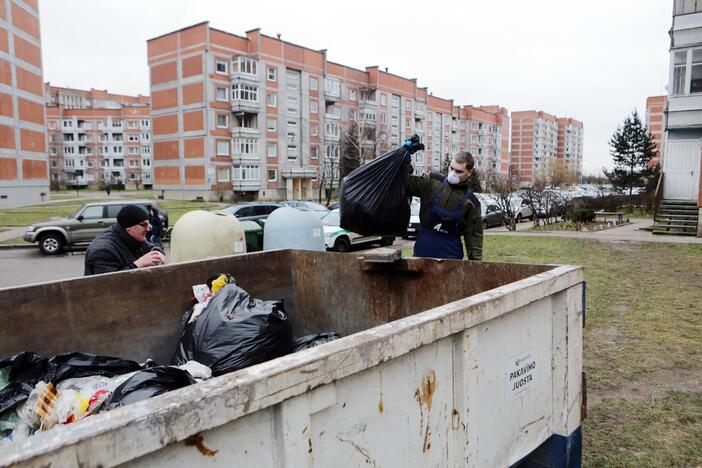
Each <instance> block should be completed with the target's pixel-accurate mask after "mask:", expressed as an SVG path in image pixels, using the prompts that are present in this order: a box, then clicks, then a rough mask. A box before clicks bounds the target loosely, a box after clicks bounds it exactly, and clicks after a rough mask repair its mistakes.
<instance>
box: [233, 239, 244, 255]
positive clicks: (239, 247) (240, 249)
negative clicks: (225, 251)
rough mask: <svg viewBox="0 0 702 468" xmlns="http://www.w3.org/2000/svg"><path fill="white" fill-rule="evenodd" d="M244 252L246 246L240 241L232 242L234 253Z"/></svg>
mask: <svg viewBox="0 0 702 468" xmlns="http://www.w3.org/2000/svg"><path fill="white" fill-rule="evenodd" d="M244 252H246V244H244V243H243V242H241V241H237V242H234V253H244Z"/></svg>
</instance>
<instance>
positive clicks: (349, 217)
mask: <svg viewBox="0 0 702 468" xmlns="http://www.w3.org/2000/svg"><path fill="white" fill-rule="evenodd" d="M423 148H424V146H423V145H422V144H421V143H420V142H419V138H418V137H416V136H415V137H413V138H412V139H411V140H408V141H407V142H405V145H403V146H402V147H401V148H398V149H396V150H393V151H390V152H389V153H386V154H384V155H383V156H380V157H378V158H376V159H374V160H372V161H371V162H369V163H367V164H364V165H363V166H361V167H359V168H357V169H355V170H353V171H352V172H351V173H350V174H349V175H347V176H346V177H345V178H344V180H343V181H342V184H341V206H340V210H341V227H342V228H344V229H347V230H349V231H351V232H355V233H358V234H362V235H376V236H386V235H387V236H404V235H406V233H407V225H408V224H409V218H410V205H409V198H408V196H407V190H406V188H405V176H406V172H407V171H408V169H409V168H408V166H407V162H408V161H409V160H410V157H411V155H412V153H413V152H415V151H417V150H419V149H423Z"/></svg>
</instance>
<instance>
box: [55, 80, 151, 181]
mask: <svg viewBox="0 0 702 468" xmlns="http://www.w3.org/2000/svg"><path fill="white" fill-rule="evenodd" d="M45 97H46V119H47V127H48V135H49V161H50V172H51V186H52V187H53V188H66V187H70V188H74V187H104V186H105V185H106V184H110V185H112V186H115V187H120V186H124V187H126V188H143V187H144V186H146V187H149V186H151V185H152V171H151V169H152V164H151V154H152V147H151V112H150V110H151V109H150V105H151V99H150V98H149V97H148V96H124V95H120V94H113V93H109V92H107V91H103V90H98V89H91V90H89V91H88V90H80V89H71V88H61V87H57V86H51V85H50V84H49V83H47V84H46V85H45Z"/></svg>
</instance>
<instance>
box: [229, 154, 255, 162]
mask: <svg viewBox="0 0 702 468" xmlns="http://www.w3.org/2000/svg"><path fill="white" fill-rule="evenodd" d="M252 163H253V164H260V163H261V155H260V154H258V153H242V154H236V153H234V154H232V164H252Z"/></svg>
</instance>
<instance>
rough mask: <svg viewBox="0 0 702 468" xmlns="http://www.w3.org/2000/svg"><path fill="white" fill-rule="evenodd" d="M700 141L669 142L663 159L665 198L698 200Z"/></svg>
mask: <svg viewBox="0 0 702 468" xmlns="http://www.w3.org/2000/svg"><path fill="white" fill-rule="evenodd" d="M700 155H701V146H700V140H680V141H676V140H672V141H670V140H669V141H668V144H667V145H666V150H665V156H664V157H663V172H664V173H665V180H664V184H663V187H664V190H663V198H665V199H666V200H697V192H698V190H699V183H700V158H701V156H700Z"/></svg>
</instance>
